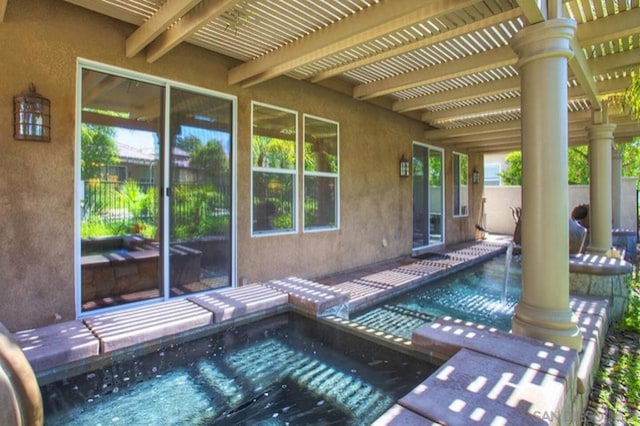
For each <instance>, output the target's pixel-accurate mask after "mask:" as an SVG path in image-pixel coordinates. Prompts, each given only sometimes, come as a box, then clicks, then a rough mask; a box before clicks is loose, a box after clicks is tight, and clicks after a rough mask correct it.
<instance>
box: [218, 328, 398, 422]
mask: <svg viewBox="0 0 640 426" xmlns="http://www.w3.org/2000/svg"><path fill="white" fill-rule="evenodd" d="M226 362H227V364H228V365H229V366H230V367H231V368H233V369H234V370H236V371H237V372H238V373H240V374H243V375H245V376H246V377H250V378H251V381H252V382H256V383H257V384H258V385H257V387H256V389H258V388H259V387H266V386H268V385H269V384H271V383H274V382H279V381H282V380H284V379H285V378H286V379H288V380H291V381H293V382H295V383H296V384H297V385H299V386H300V387H302V388H305V389H308V390H309V391H310V392H312V393H315V394H316V395H318V396H319V397H321V398H322V399H324V400H327V401H331V402H332V403H334V404H335V405H336V406H337V407H339V408H341V409H342V410H344V411H345V412H347V413H349V414H351V415H352V416H353V417H354V418H356V419H358V420H360V419H367V418H368V416H369V415H370V413H371V412H373V408H374V407H376V406H378V405H380V404H385V405H391V403H392V398H391V397H390V396H389V395H387V394H385V393H384V392H382V391H380V390H378V389H376V388H375V387H373V386H372V385H370V384H368V383H366V382H364V381H363V380H362V379H360V378H358V377H357V376H356V375H355V373H346V372H343V371H339V370H336V369H335V368H334V367H331V366H329V365H327V364H325V363H323V362H319V361H317V360H315V359H313V358H311V357H309V356H307V355H305V354H303V353H301V352H298V351H295V350H293V349H291V348H289V347H287V346H286V345H285V344H284V343H282V342H280V341H278V340H275V339H269V340H265V341H263V342H260V343H257V344H255V345H252V346H251V347H250V348H245V349H241V350H239V351H236V352H234V353H233V354H230V355H229V356H228V357H227V358H226ZM369 420H373V419H369Z"/></svg>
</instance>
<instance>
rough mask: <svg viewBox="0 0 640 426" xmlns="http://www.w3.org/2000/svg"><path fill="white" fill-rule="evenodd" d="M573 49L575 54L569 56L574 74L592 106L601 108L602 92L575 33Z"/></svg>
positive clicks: (572, 43)
mask: <svg viewBox="0 0 640 426" xmlns="http://www.w3.org/2000/svg"><path fill="white" fill-rule="evenodd" d="M571 50H573V53H574V54H573V56H572V57H571V58H569V67H570V68H571V71H573V76H574V78H575V79H576V80H578V83H579V84H580V87H582V90H584V92H585V94H586V95H587V99H589V102H591V107H592V108H593V109H594V110H601V109H602V103H601V102H600V93H598V89H597V88H596V82H595V81H594V80H593V73H592V72H591V69H590V67H589V63H588V62H587V59H586V58H585V57H584V53H583V52H582V47H581V46H580V43H579V42H578V38H577V37H576V35H575V34H574V35H573V37H571Z"/></svg>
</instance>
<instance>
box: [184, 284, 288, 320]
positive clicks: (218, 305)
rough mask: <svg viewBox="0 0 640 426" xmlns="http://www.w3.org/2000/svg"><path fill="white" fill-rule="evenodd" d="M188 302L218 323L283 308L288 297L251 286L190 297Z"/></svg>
mask: <svg viewBox="0 0 640 426" xmlns="http://www.w3.org/2000/svg"><path fill="white" fill-rule="evenodd" d="M188 300H190V301H191V302H193V303H195V304H197V305H199V306H202V307H203V308H205V309H207V310H209V311H211V312H213V321H214V322H216V323H220V322H222V321H228V320H232V319H236V318H239V317H241V316H244V315H249V314H252V313H256V312H260V311H266V310H268V309H272V308H277V307H280V306H284V305H286V304H288V303H289V295H288V294H287V293H283V292H281V291H278V290H274V289H271V288H267V287H264V286H262V285H259V284H251V285H248V286H244V287H239V288H234V289H229V290H223V291H220V292H217V293H211V294H206V295H202V296H196V297H190V298H189V299H188Z"/></svg>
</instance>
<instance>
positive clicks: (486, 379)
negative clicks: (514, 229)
mask: <svg viewBox="0 0 640 426" xmlns="http://www.w3.org/2000/svg"><path fill="white" fill-rule="evenodd" d="M508 242H509V241H508V240H497V241H479V242H475V243H472V244H465V245H462V246H458V247H455V248H452V249H450V250H447V251H443V252H442V253H440V256H437V257H436V258H435V259H426V260H418V259H413V260H410V259H398V260H394V261H389V262H385V263H382V264H377V265H369V266H367V267H365V268H359V269H358V270H353V271H346V272H345V273H342V274H336V275H333V276H330V277H325V278H321V279H319V280H318V281H320V282H313V281H309V280H304V279H300V278H295V277H289V278H285V279H281V280H273V281H269V282H266V283H255V284H250V285H248V286H243V287H239V288H234V289H226V290H222V291H218V292H214V293H209V294H206V295H194V296H193V297H190V298H187V299H182V300H178V301H174V302H169V303H162V304H157V305H147V306H144V307H138V308H133V309H128V310H124V311H119V312H117V313H107V314H98V315H94V316H91V317H87V318H84V319H83V320H77V321H69V322H65V323H59V324H54V325H51V326H48V327H43V328H40V329H36V330H26V331H21V332H18V333H15V334H14V338H15V340H16V341H17V342H18V344H19V345H20V346H21V347H22V349H23V351H24V353H25V355H26V357H27V359H28V360H29V361H30V362H31V364H32V367H33V369H34V370H35V372H36V376H37V378H38V381H39V383H40V384H41V385H42V384H46V383H50V382H53V381H55V380H58V379H60V378H63V377H65V376H69V375H72V374H80V373H81V372H86V371H90V370H91V369H95V368H97V367H100V366H101V365H107V364H108V363H110V362H112V361H117V359H118V358H119V357H121V356H124V354H127V353H130V352H131V351H136V350H141V349H147V350H148V349H149V348H150V347H158V346H161V345H162V344H167V343H168V342H171V341H175V339H176V338H182V339H185V338H194V337H196V336H198V335H204V334H208V333H211V332H214V331H216V330H220V329H223V328H225V327H228V326H230V325H233V324H238V323H244V322H250V321H253V320H256V319H258V318H260V317H263V316H266V315H272V314H274V313H279V312H284V311H286V310H293V311H296V312H299V313H302V314H304V315H307V316H310V317H315V318H318V319H319V320H322V321H326V322H328V323H331V324H333V325H334V326H336V327H338V328H342V329H344V330H347V331H349V332H351V333H360V332H362V333H364V334H366V335H367V336H368V337H369V338H373V339H376V338H378V339H379V340H380V341H381V342H383V343H384V344H387V345H396V346H397V347H398V348H402V349H403V350H408V351H415V353H421V354H422V356H424V357H428V358H431V359H433V360H437V361H438V362H443V364H442V365H441V367H440V368H439V370H438V371H437V372H436V373H434V374H433V375H432V376H430V377H429V378H427V379H426V380H425V381H424V382H423V383H421V384H420V385H419V386H418V387H416V388H415V389H414V390H413V391H412V392H410V393H409V394H407V395H406V396H404V397H403V398H401V399H400V400H399V401H398V402H397V404H396V405H394V406H393V407H392V408H391V409H390V410H389V411H387V413H385V414H384V415H383V416H382V417H381V418H380V419H379V420H378V421H377V422H376V424H380V425H381V424H397V425H400V424H402V425H406V424H469V423H473V424H517V425H521V424H573V423H575V419H579V418H580V417H579V416H581V413H582V412H583V411H584V409H585V407H586V402H587V399H588V395H589V391H590V389H591V386H592V383H593V382H592V380H593V377H592V376H593V373H594V371H595V370H596V369H597V367H598V363H599V357H600V352H601V348H602V344H603V340H604V339H603V336H604V335H605V334H606V331H607V328H608V326H609V321H610V320H609V316H608V304H607V301H606V300H599V299H592V298H585V297H572V299H571V308H572V309H573V311H574V313H575V314H576V317H577V318H578V321H579V324H580V326H581V328H582V331H583V333H584V340H583V350H582V351H581V352H580V353H578V352H576V351H574V350H571V349H569V348H566V347H560V346H556V345H553V344H551V343H545V342H542V341H538V340H535V339H529V338H525V337H522V336H515V335H512V334H509V333H505V332H502V331H499V330H495V329H492V328H489V327H486V326H483V325H478V324H472V323H465V322H462V321H460V320H456V319H455V318H447V317H442V318H438V319H437V320H436V321H434V322H431V323H428V324H425V325H424V326H422V327H420V328H419V329H417V330H415V331H414V334H413V338H412V340H411V341H407V340H406V339H402V338H397V337H395V336H388V335H385V334H384V333H376V332H375V330H364V331H362V330H360V328H361V327H359V326H358V324H355V323H352V322H351V321H349V320H348V318H347V317H346V316H345V315H344V313H345V310H346V312H347V313H348V311H349V310H353V309H356V308H362V307H366V306H369V305H371V304H374V303H378V302H380V301H382V300H385V299H387V298H390V297H393V296H395V295H397V294H399V293H401V292H404V291H406V290H408V289H410V288H413V287H416V286H419V285H422V284H424V283H426V282H429V281H432V280H434V279H437V278H440V277H442V276H445V275H446V274H448V273H450V272H454V271H457V270H460V269H462V268H465V267H467V266H470V265H471V264H475V263H478V262H481V261H483V260H486V259H488V258H491V257H493V256H495V255H497V254H499V253H500V252H502V251H504V250H505V248H506V244H507V243H508ZM495 422H497V423H495Z"/></svg>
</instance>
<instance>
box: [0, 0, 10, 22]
mask: <svg viewBox="0 0 640 426" xmlns="http://www.w3.org/2000/svg"><path fill="white" fill-rule="evenodd" d="M8 1H9V0H0V22H4V15H5V13H7V2H8Z"/></svg>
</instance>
